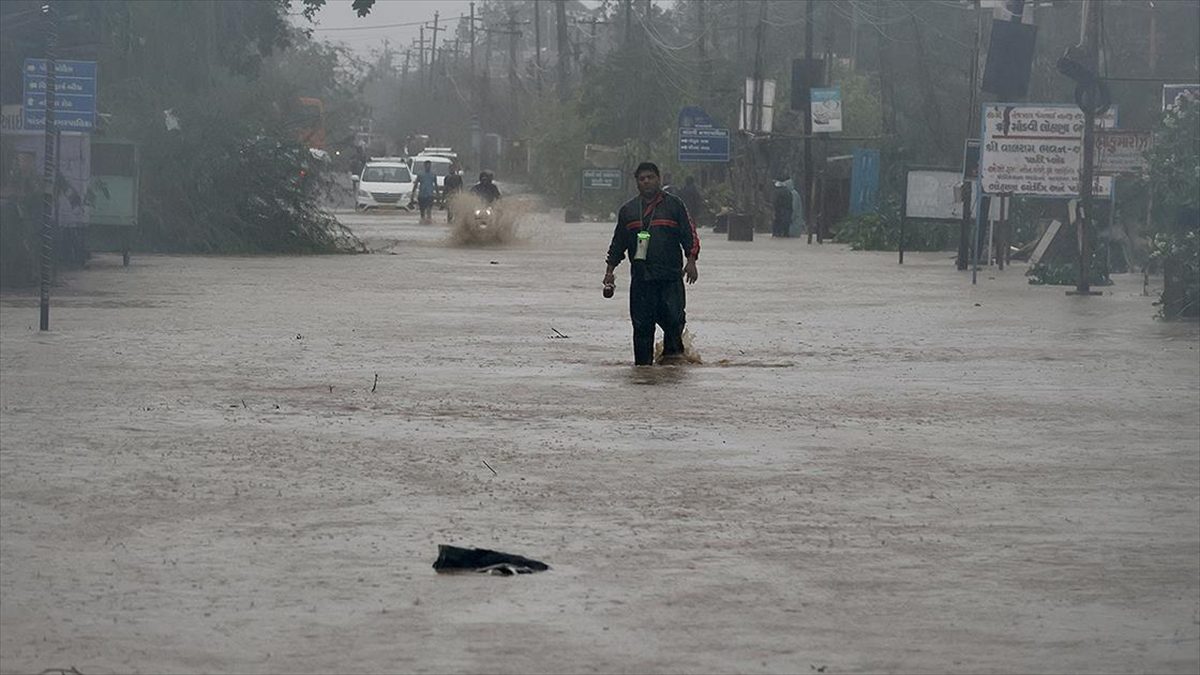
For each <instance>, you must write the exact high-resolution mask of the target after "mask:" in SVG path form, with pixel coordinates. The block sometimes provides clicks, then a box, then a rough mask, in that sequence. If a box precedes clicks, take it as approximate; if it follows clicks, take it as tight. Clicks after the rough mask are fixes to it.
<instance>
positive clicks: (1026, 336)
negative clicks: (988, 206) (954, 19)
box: [0, 212, 1200, 673]
mask: <svg viewBox="0 0 1200 675" xmlns="http://www.w3.org/2000/svg"><path fill="white" fill-rule="evenodd" d="M438 215H439V216H443V217H444V214H440V213H439V214H438ZM557 215H558V216H561V212H560V213H559V214H557ZM439 220H440V219H439ZM344 221H345V222H346V223H347V224H348V225H349V226H350V227H351V229H353V230H354V231H355V232H356V233H358V234H359V235H360V237H362V238H363V239H364V240H365V241H366V242H367V244H368V246H369V247H370V248H371V249H372V250H373V251H375V253H373V254H368V255H344V256H322V257H302V258H295V257H255V258H250V257H182V256H149V255H142V256H137V255H135V256H134V260H133V264H132V266H131V267H129V268H127V269H126V268H122V267H121V265H120V260H119V257H118V258H113V257H106V256H101V257H99V258H97V259H96V260H95V261H94V263H93V264H92V266H91V269H89V270H87V271H83V272H71V273H66V274H64V275H63V283H62V284H61V285H60V287H58V288H56V289H55V291H54V298H53V310H52V315H51V327H52V329H53V330H52V331H51V332H50V333H47V334H39V333H38V331H37V330H36V328H37V298H36V295H35V294H34V295H31V294H6V295H4V296H2V297H0V344H2V349H0V373H2V386H0V411H2V413H3V414H2V417H0V571H2V574H0V671H3V672H6V673H8V672H40V671H41V670H43V669H46V668H68V667H70V666H75V667H77V668H78V669H79V670H80V671H81V672H84V673H96V672H110V671H121V672H201V671H204V672H261V673H270V672H362V671H393V672H447V671H458V672H480V671H495V672H591V671H603V672H615V671H616V672H713V671H722V672H779V673H794V672H816V671H817V670H818V669H822V668H823V669H824V671H823V672H863V671H870V672H888V671H890V672H996V671H1009V672H1131V671H1139V672H1179V673H1185V672H1195V671H1196V670H1197V668H1198V667H1200V655H1198V654H1200V352H1198V348H1200V346H1198V345H1200V339H1198V331H1197V326H1196V325H1195V324H1185V325H1172V324H1164V323H1161V322H1158V321H1155V320H1153V319H1152V315H1153V314H1154V311H1155V308H1154V307H1152V306H1151V302H1152V299H1151V298H1147V297H1142V295H1141V290H1142V289H1141V278H1140V276H1139V277H1133V276H1121V277H1118V278H1117V283H1116V285H1115V286H1112V287H1109V288H1107V289H1105V295H1104V296H1103V297H1096V298H1075V297H1067V296H1066V295H1064V293H1063V288H1062V287H1035V286H1029V285H1027V284H1026V282H1025V278H1024V277H1023V276H1022V272H1023V268H1022V267H1021V266H1017V267H1015V268H1012V269H1010V270H1007V271H1005V272H998V271H995V270H991V271H986V272H982V273H981V274H980V283H979V285H978V286H976V287H974V288H973V287H971V285H970V283H969V276H967V275H964V274H962V273H958V272H956V271H955V270H954V268H953V263H952V261H951V260H950V259H949V258H948V256H949V255H950V254H908V255H907V256H906V264H905V265H903V266H897V265H896V264H895V255H894V254H891V253H852V252H849V251H848V250H846V249H845V248H844V247H841V246H838V245H825V246H815V245H813V246H808V245H806V244H805V243H804V242H802V241H800V240H771V239H769V238H762V237H760V238H759V239H757V240H756V241H754V242H749V243H746V242H728V241H726V240H725V239H724V237H723V235H713V234H712V233H711V232H710V231H708V230H704V231H702V232H701V238H702V241H703V250H702V252H701V255H700V261H699V271H700V281H699V282H698V283H697V284H696V285H695V286H690V287H688V318H689V325H690V330H691V333H692V335H693V337H694V340H695V347H696V349H697V350H698V351H699V353H700V355H701V356H702V358H703V360H704V363H703V364H702V365H691V366H680V367H660V368H654V369H634V368H632V367H631V366H630V365H629V363H630V362H631V361H632V348H631V344H630V327H629V320H628V304H627V292H628V268H627V266H626V265H627V264H623V265H622V266H621V267H620V268H619V269H618V273H617V279H618V288H617V296H616V297H615V298H613V299H611V300H605V299H603V298H602V297H601V285H600V279H601V276H602V275H603V271H604V262H603V261H604V253H605V249H606V247H607V243H608V240H609V237H610V235H611V225H610V224H607V223H581V224H571V225H568V224H564V223H562V222H561V220H560V218H559V217H556V216H552V215H549V214H529V215H527V216H526V217H525V218H523V219H522V222H521V223H520V229H519V232H518V239H517V240H516V241H513V242H512V243H510V244H508V245H505V246H501V247H493V248H478V247H477V248H464V247H457V246H453V245H451V244H450V243H449V237H448V230H447V228H446V227H445V226H444V225H441V224H439V225H434V226H420V225H417V224H416V218H415V216H409V215H395V214H388V215H375V214H371V215H353V214H345V215H344ZM376 376H377V379H376ZM485 462H486V464H485ZM489 466H490V467H491V468H489ZM442 543H446V544H455V545H460V546H481V547H488V548H494V549H499V550H502V551H508V552H512V553H518V554H522V555H527V556H530V557H533V558H537V559H539V560H543V561H545V562H547V563H549V564H550V566H551V567H552V569H551V570H550V571H548V572H545V573H540V574H536V575H530V576H521V577H516V578H499V577H486V576H471V575H468V576H462V575H459V576H453V577H446V576H438V575H436V574H435V573H434V572H433V570H432V569H431V564H432V563H433V561H434V558H435V557H436V555H437V545H438V544H442Z"/></svg>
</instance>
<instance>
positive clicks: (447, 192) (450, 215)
mask: <svg viewBox="0 0 1200 675" xmlns="http://www.w3.org/2000/svg"><path fill="white" fill-rule="evenodd" d="M462 188H463V179H462V174H460V173H459V172H458V164H451V165H450V173H449V174H447V175H446V177H445V178H443V179H442V197H443V198H444V199H445V200H446V222H447V223H453V222H454V209H453V208H451V201H452V200H453V199H454V197H455V196H457V195H458V193H460V192H462Z"/></svg>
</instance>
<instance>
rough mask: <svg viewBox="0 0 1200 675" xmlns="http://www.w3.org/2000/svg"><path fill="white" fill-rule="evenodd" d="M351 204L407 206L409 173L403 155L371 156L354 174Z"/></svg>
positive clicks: (362, 208)
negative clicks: (370, 159) (374, 158)
mask: <svg viewBox="0 0 1200 675" xmlns="http://www.w3.org/2000/svg"><path fill="white" fill-rule="evenodd" d="M354 183H355V186H354V188H355V189H354V208H355V209H356V210H358V211H366V210H367V209H380V208H385V209H406V210H407V209H408V208H409V206H408V202H409V198H410V196H411V195H412V191H413V175H412V171H410V170H409V168H408V164H406V163H405V162H404V160H403V159H394V160H393V159H384V160H372V161H370V162H367V164H366V165H365V166H364V167H363V170H362V174H361V175H358V176H355V177H354Z"/></svg>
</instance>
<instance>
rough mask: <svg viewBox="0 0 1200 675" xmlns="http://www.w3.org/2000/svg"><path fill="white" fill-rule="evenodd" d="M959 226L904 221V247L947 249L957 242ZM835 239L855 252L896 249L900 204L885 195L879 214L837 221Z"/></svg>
mask: <svg viewBox="0 0 1200 675" xmlns="http://www.w3.org/2000/svg"><path fill="white" fill-rule="evenodd" d="M957 238H958V228H957V227H956V226H954V225H952V224H950V223H941V222H934V221H928V220H910V221H908V222H907V223H905V224H904V250H906V251H945V250H947V249H950V248H954V247H955V246H957V245H958V241H957ZM834 239H835V241H838V242H841V243H844V244H849V245H850V248H852V249H854V250H855V251H895V250H898V249H899V244H900V205H899V204H898V203H897V202H896V200H895V199H892V198H885V199H884V200H882V202H881V203H880V205H879V211H878V212H876V213H864V214H860V215H857V216H847V217H846V218H843V219H842V220H841V221H839V222H838V224H837V234H836V235H835V236H834Z"/></svg>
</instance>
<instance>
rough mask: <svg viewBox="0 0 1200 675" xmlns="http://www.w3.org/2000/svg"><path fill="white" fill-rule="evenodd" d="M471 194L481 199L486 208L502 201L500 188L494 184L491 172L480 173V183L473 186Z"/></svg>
mask: <svg viewBox="0 0 1200 675" xmlns="http://www.w3.org/2000/svg"><path fill="white" fill-rule="evenodd" d="M471 194H473V195H475V196H476V197H479V199H480V200H481V201H482V202H483V203H484V205H485V206H491V205H492V204H493V203H494V202H495V201H496V200H498V199H500V188H498V187H496V184H495V183H493V182H492V172H491V171H487V170H484V171H480V172H479V182H478V183H476V184H474V185H472V186H471Z"/></svg>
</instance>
